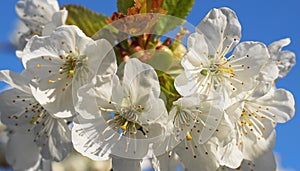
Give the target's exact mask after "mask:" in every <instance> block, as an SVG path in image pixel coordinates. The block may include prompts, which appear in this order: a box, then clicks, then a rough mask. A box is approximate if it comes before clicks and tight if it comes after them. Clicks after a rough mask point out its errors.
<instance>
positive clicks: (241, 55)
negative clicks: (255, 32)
mask: <svg viewBox="0 0 300 171" xmlns="http://www.w3.org/2000/svg"><path fill="white" fill-rule="evenodd" d="M233 56H234V57H231V58H230V61H229V64H230V65H231V66H232V69H233V72H234V73H235V74H236V76H234V77H233V78H231V79H230V81H232V84H233V86H234V87H236V88H237V91H245V90H250V89H252V88H253V80H254V79H255V77H256V76H257V75H258V74H259V72H260V71H261V69H262V67H263V66H264V65H265V64H266V62H267V60H268V58H269V53H268V50H267V48H266V46H265V45H264V44H262V43H258V42H243V43H240V44H239V45H238V46H237V47H236V49H235V50H234V52H233ZM235 80H239V81H235Z"/></svg>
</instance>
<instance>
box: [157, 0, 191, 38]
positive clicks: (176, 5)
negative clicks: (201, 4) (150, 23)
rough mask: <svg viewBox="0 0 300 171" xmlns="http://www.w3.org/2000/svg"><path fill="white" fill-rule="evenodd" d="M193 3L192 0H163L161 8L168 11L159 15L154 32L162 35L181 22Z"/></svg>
mask: <svg viewBox="0 0 300 171" xmlns="http://www.w3.org/2000/svg"><path fill="white" fill-rule="evenodd" d="M193 5H194V0H165V1H164V4H163V9H164V10H166V11H168V13H167V15H166V16H162V17H160V20H159V21H158V23H157V26H156V33H157V34H161V35H163V34H165V33H167V32H169V31H171V30H173V29H175V28H176V27H177V26H179V25H180V24H182V23H183V22H184V19H185V17H186V16H187V15H188V14H189V12H190V11H191V9H192V7H193ZM170 16H174V17H170Z"/></svg>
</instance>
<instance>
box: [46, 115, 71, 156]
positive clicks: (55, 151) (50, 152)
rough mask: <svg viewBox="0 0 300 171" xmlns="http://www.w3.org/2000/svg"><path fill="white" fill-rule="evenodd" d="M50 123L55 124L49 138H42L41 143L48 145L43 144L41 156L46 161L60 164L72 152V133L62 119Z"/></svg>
mask: <svg viewBox="0 0 300 171" xmlns="http://www.w3.org/2000/svg"><path fill="white" fill-rule="evenodd" d="M48 122H52V123H53V124H52V125H51V126H52V130H51V132H50V136H49V138H46V137H45V138H43V137H42V138H41V141H43V143H46V145H44V144H41V147H42V150H41V155H42V156H43V157H44V158H45V159H50V160H54V161H57V162H59V161H62V160H63V159H64V158H65V157H66V156H67V155H69V154H70V153H71V152H72V149H73V146H72V143H71V131H70V129H69V127H68V125H67V124H66V123H65V121H64V120H62V119H53V120H52V121H48ZM43 139H44V140H43Z"/></svg>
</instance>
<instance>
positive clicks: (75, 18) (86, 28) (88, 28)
mask: <svg viewBox="0 0 300 171" xmlns="http://www.w3.org/2000/svg"><path fill="white" fill-rule="evenodd" d="M64 7H65V8H66V9H67V10H68V18H67V21H66V24H67V25H76V26H78V27H79V28H80V29H81V30H82V31H83V32H84V33H85V34H86V35H87V36H89V37H91V36H93V35H94V34H95V33H96V32H98V31H99V30H100V29H101V28H102V27H104V26H105V25H106V24H107V23H106V21H105V19H106V18H107V17H106V16H104V15H102V14H97V13H96V12H94V11H91V10H89V9H87V8H85V7H83V6H78V5H66V6H64Z"/></svg>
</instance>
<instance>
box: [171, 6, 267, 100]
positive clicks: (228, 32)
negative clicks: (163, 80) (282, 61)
mask: <svg viewBox="0 0 300 171" xmlns="http://www.w3.org/2000/svg"><path fill="white" fill-rule="evenodd" d="M240 37H241V26H240V23H239V21H238V19H237V17H236V15H235V13H234V12H233V11H232V10H230V9H228V8H220V9H213V10H212V11H211V12H209V13H208V14H207V16H206V17H205V18H204V20H203V21H202V22H201V23H200V24H199V25H198V26H197V30H196V33H194V34H192V35H190V36H189V39H188V53H187V54H186V55H185V56H184V57H183V59H182V61H181V64H182V66H183V67H184V69H185V72H184V73H182V74H181V75H179V76H178V77H177V78H176V79H175V87H176V89H177V91H178V92H179V93H180V94H181V95H183V96H188V95H191V94H195V93H200V94H208V93H209V92H210V91H211V90H212V89H214V90H216V91H217V92H220V93H222V94H223V93H226V94H228V95H236V94H238V93H240V92H243V91H247V90H250V89H251V88H253V80H254V79H255V77H256V75H257V74H258V73H259V72H260V70H261V68H262V67H263V66H264V64H265V63H266V62H267V59H268V58H269V54H268V50H267V48H266V47H265V45H264V44H262V43H258V42H243V43H240V44H239V45H238V46H237V47H236V48H235V50H234V51H233V53H232V55H231V56H230V57H228V58H227V57H226V54H228V53H229V52H230V51H231V50H232V49H233V47H234V46H235V45H236V44H237V43H238V41H239V40H240Z"/></svg>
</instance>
